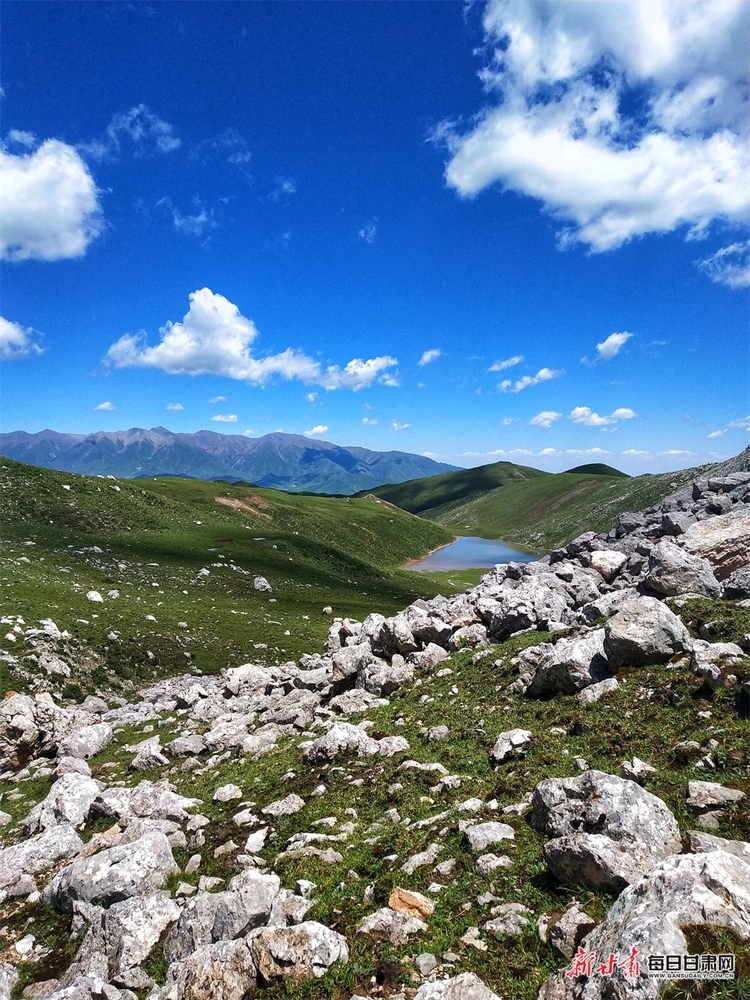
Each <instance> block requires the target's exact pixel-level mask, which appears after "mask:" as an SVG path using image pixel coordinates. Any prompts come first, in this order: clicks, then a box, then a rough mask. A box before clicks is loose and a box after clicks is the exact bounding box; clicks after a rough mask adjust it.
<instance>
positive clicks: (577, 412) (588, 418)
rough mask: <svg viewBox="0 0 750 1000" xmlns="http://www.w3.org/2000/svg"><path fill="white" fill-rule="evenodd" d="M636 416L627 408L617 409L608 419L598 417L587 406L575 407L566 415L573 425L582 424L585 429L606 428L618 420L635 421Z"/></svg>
mask: <svg viewBox="0 0 750 1000" xmlns="http://www.w3.org/2000/svg"><path fill="white" fill-rule="evenodd" d="M637 416H638V414H637V413H636V412H635V410H631V409H630V408H629V407H627V406H620V407H618V408H617V409H616V410H613V411H612V413H610V414H609V416H608V417H604V416H600V415H599V414H598V413H595V412H594V411H593V410H592V409H591V407H589V406H576V407H574V408H573V409H572V410H571V411H570V413H569V414H568V420H572V421H573V423H574V424H583V425H584V426H585V427H608V426H610V425H611V424H616V423H618V422H619V421H620V420H635V419H636V418H637Z"/></svg>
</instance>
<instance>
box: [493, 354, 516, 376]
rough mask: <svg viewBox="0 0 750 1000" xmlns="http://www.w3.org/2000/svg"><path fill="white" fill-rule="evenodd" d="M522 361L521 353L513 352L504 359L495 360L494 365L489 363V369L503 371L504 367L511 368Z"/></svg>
mask: <svg viewBox="0 0 750 1000" xmlns="http://www.w3.org/2000/svg"><path fill="white" fill-rule="evenodd" d="M522 361H523V354H514V355H513V357H512V358H506V359H505V360H504V361H496V362H495V363H494V365H490V367H489V370H490V371H491V372H504V371H505V369H506V368H513V367H514V366H515V365H520V364H521V362H522Z"/></svg>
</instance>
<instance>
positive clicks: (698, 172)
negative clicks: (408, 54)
mask: <svg viewBox="0 0 750 1000" xmlns="http://www.w3.org/2000/svg"><path fill="white" fill-rule="evenodd" d="M749 11H750V7H748V5H747V3H746V2H745V0H680V2H679V3H675V2H674V0H630V2H628V3H601V2H600V3H580V2H568V0H554V2H552V0H489V3H488V4H487V7H486V10H485V15H484V29H485V40H486V48H485V53H486V60H485V67H484V69H483V72H482V74H481V75H482V79H483V82H484V85H485V88H486V90H487V92H488V94H489V95H490V102H489V104H488V106H487V107H486V108H485V109H484V110H482V111H481V112H480V113H479V114H478V115H477V117H476V118H475V119H474V120H473V121H472V123H471V125H470V126H469V127H468V128H466V129H463V130H462V129H461V127H460V126H459V125H457V124H456V123H451V122H447V123H443V125H442V126H441V127H440V128H439V129H438V130H437V131H436V134H435V138H437V139H442V140H443V141H444V142H446V143H447V145H448V148H449V151H450V160H449V162H448V166H447V170H446V179H447V182H448V184H449V185H450V186H451V187H453V188H454V189H455V190H456V191H457V192H458V193H459V194H460V195H462V196H464V197H472V196H475V195H476V194H478V193H479V192H480V191H482V190H483V189H484V188H486V187H488V186H489V185H491V184H495V183H499V184H500V185H502V187H503V188H504V189H506V190H510V191H516V192H520V193H522V194H526V195H529V196H531V197H532V198H536V199H538V200H539V201H540V202H541V203H542V205H543V206H544V208H545V209H546V210H547V211H549V212H550V213H551V214H552V215H553V216H554V217H555V218H557V219H559V220H560V221H561V222H562V223H563V229H562V231H561V234H560V239H561V243H562V245H566V244H569V243H571V242H574V241H581V242H582V243H584V244H587V245H588V246H589V247H590V248H591V249H592V250H593V251H604V250H611V249H613V248H615V247H618V246H620V245H621V244H623V243H625V242H626V241H628V240H630V239H632V238H633V237H637V236H639V235H642V234H644V233H649V232H654V233H663V232H670V231H672V230H675V229H677V228H679V227H683V226H684V227H689V235H691V236H695V235H700V234H702V233H703V232H704V231H705V230H706V229H707V227H708V226H709V224H710V223H711V222H712V221H713V220H722V221H725V222H729V223H742V224H746V223H747V218H748V207H749V203H750V189H749V188H748V185H747V175H748V161H749V157H748V146H747V138H748V116H747V76H748V74H747V66H748V53H747V39H748V12H749Z"/></svg>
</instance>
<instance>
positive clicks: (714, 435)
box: [708, 428, 727, 440]
mask: <svg viewBox="0 0 750 1000" xmlns="http://www.w3.org/2000/svg"><path fill="white" fill-rule="evenodd" d="M726 432H727V431H726V428H724V430H723V431H711V433H710V434H709V435H708V438H709V440H710V439H711V438H720V437H724V435H725V434H726Z"/></svg>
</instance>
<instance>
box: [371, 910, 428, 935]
mask: <svg viewBox="0 0 750 1000" xmlns="http://www.w3.org/2000/svg"><path fill="white" fill-rule="evenodd" d="M426 930H427V924H426V923H425V922H424V921H423V920H420V919H419V918H418V917H414V916H412V915H411V914H410V913H403V912H401V913H399V912H396V910H392V909H391V908H390V907H388V906H384V907H383V908H382V909H380V910H376V911H375V913H371V914H370V915H369V917H365V918H364V920H363V921H362V922H361V924H360V925H359V927H358V928H357V934H367V935H369V936H371V937H374V938H376V939H382V940H386V941H390V942H391V944H406V942H407V941H408V940H409V937H410V935H412V934H420V933H421V932H422V931H426Z"/></svg>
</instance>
